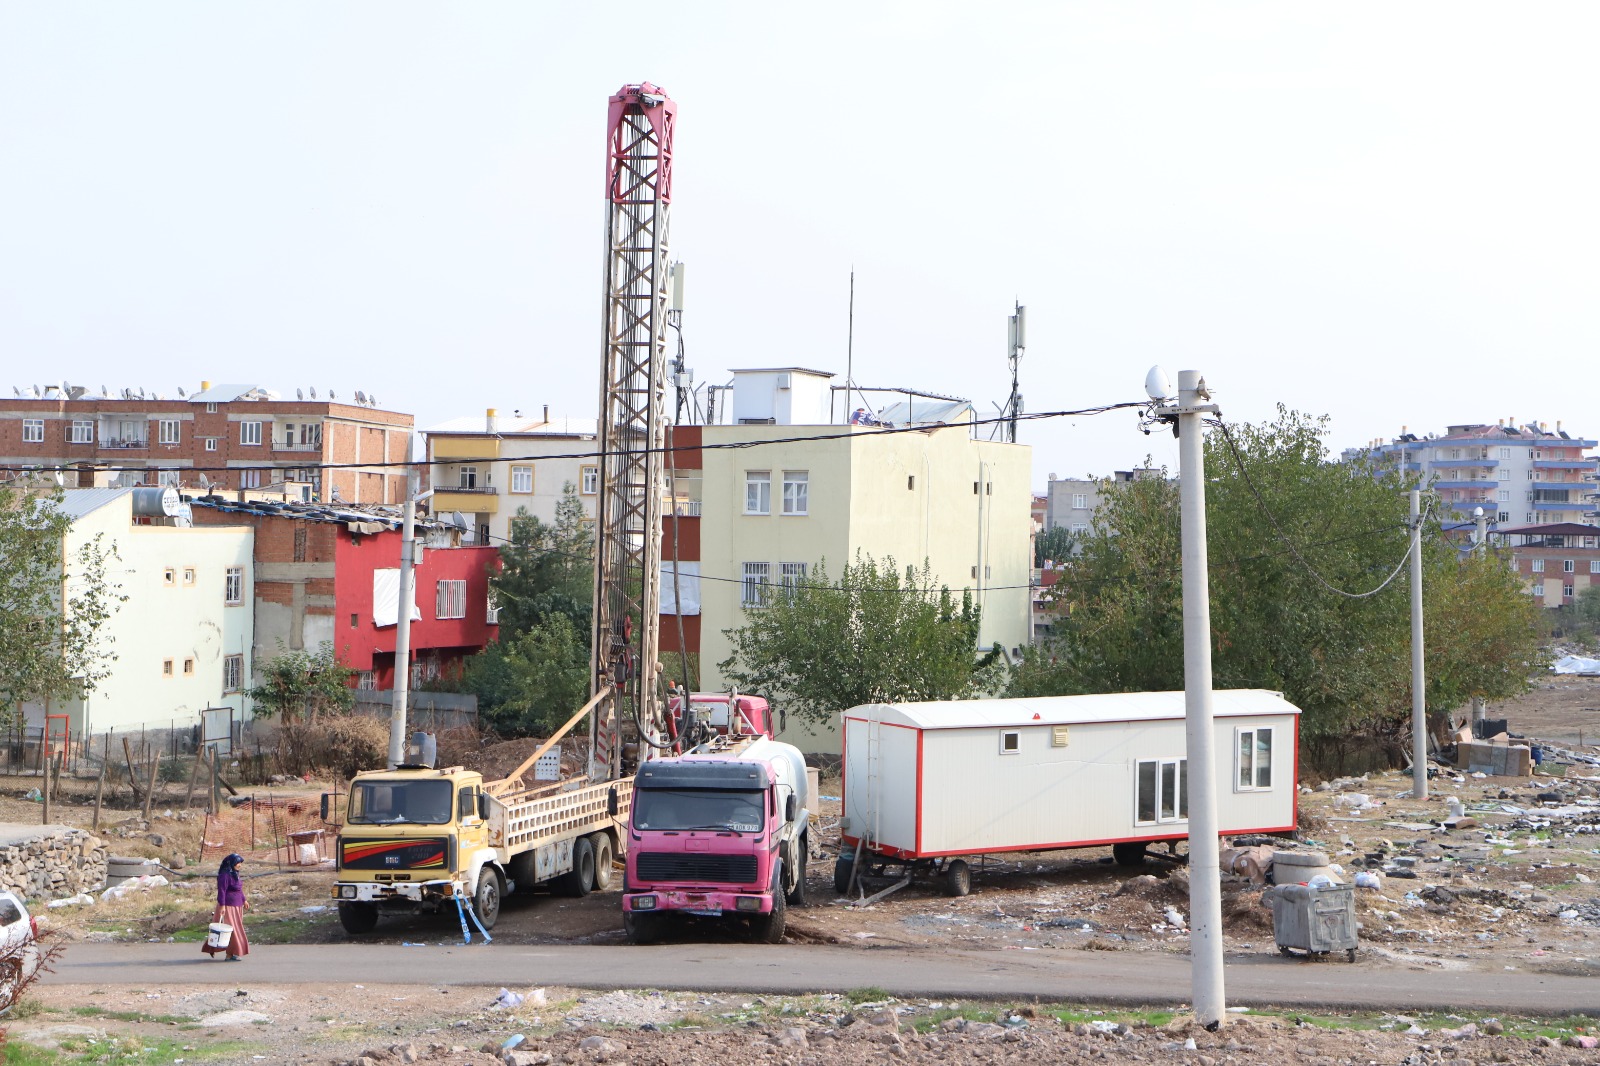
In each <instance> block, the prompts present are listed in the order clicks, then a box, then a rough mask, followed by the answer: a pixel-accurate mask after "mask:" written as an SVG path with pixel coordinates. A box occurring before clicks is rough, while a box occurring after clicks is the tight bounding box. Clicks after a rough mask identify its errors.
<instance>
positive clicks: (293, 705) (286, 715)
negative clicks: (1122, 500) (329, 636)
mask: <svg viewBox="0 0 1600 1066" xmlns="http://www.w3.org/2000/svg"><path fill="white" fill-rule="evenodd" d="M258 669H259V670H260V672H261V683H260V684H259V685H252V686H251V687H250V688H248V689H246V690H245V695H246V696H249V697H250V699H251V700H252V701H253V702H254V703H255V712H256V715H257V717H260V718H277V719H279V720H280V721H282V722H284V723H288V722H291V721H295V720H297V719H304V720H305V721H308V722H310V721H315V720H316V719H317V717H318V716H319V715H322V714H342V713H345V712H347V711H349V710H350V709H351V708H353V707H354V706H355V704H356V696H355V692H354V691H352V690H351V688H350V679H351V678H352V677H354V676H355V671H354V670H352V669H350V667H348V666H346V665H345V664H344V663H342V662H340V661H339V656H338V655H337V654H335V652H334V650H333V645H332V644H328V643H324V644H323V645H322V646H321V647H320V648H318V649H317V650H316V651H305V650H289V649H287V648H285V647H284V646H283V645H282V644H281V643H280V644H279V645H278V654H277V655H276V656H274V657H273V658H271V659H268V660H267V661H266V662H265V663H262V664H260V666H259V667H258Z"/></svg>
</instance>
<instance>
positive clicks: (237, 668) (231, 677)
mask: <svg viewBox="0 0 1600 1066" xmlns="http://www.w3.org/2000/svg"><path fill="white" fill-rule="evenodd" d="M243 685H244V656H243V655H225V656H223V659H222V691H224V692H238V691H239V689H240V688H241V687H242V686H243Z"/></svg>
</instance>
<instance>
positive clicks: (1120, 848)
mask: <svg viewBox="0 0 1600 1066" xmlns="http://www.w3.org/2000/svg"><path fill="white" fill-rule="evenodd" d="M1144 847H1145V842H1144V841H1142V840H1125V841H1123V842H1122V843H1121V844H1113V845H1111V858H1112V860H1113V861H1114V862H1115V863H1116V864H1117V865H1118V866H1143V865H1144Z"/></svg>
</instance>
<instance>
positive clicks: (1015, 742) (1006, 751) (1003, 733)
mask: <svg viewBox="0 0 1600 1066" xmlns="http://www.w3.org/2000/svg"><path fill="white" fill-rule="evenodd" d="M1021 750H1022V734H1021V733H1019V732H1018V731H1017V730H1015V729H1002V730H1000V754H1001V755H1015V754H1016V753H1017V752H1019V751H1021Z"/></svg>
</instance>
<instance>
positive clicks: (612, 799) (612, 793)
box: [606, 786, 618, 818]
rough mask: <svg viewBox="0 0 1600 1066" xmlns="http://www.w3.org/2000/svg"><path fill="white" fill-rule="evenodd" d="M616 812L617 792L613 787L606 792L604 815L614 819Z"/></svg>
mask: <svg viewBox="0 0 1600 1066" xmlns="http://www.w3.org/2000/svg"><path fill="white" fill-rule="evenodd" d="M617 810H618V805H617V790H616V787H615V786H612V787H611V788H610V789H609V790H607V792H606V813H607V814H609V815H610V816H611V817H613V818H615V817H616V816H617Z"/></svg>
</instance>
